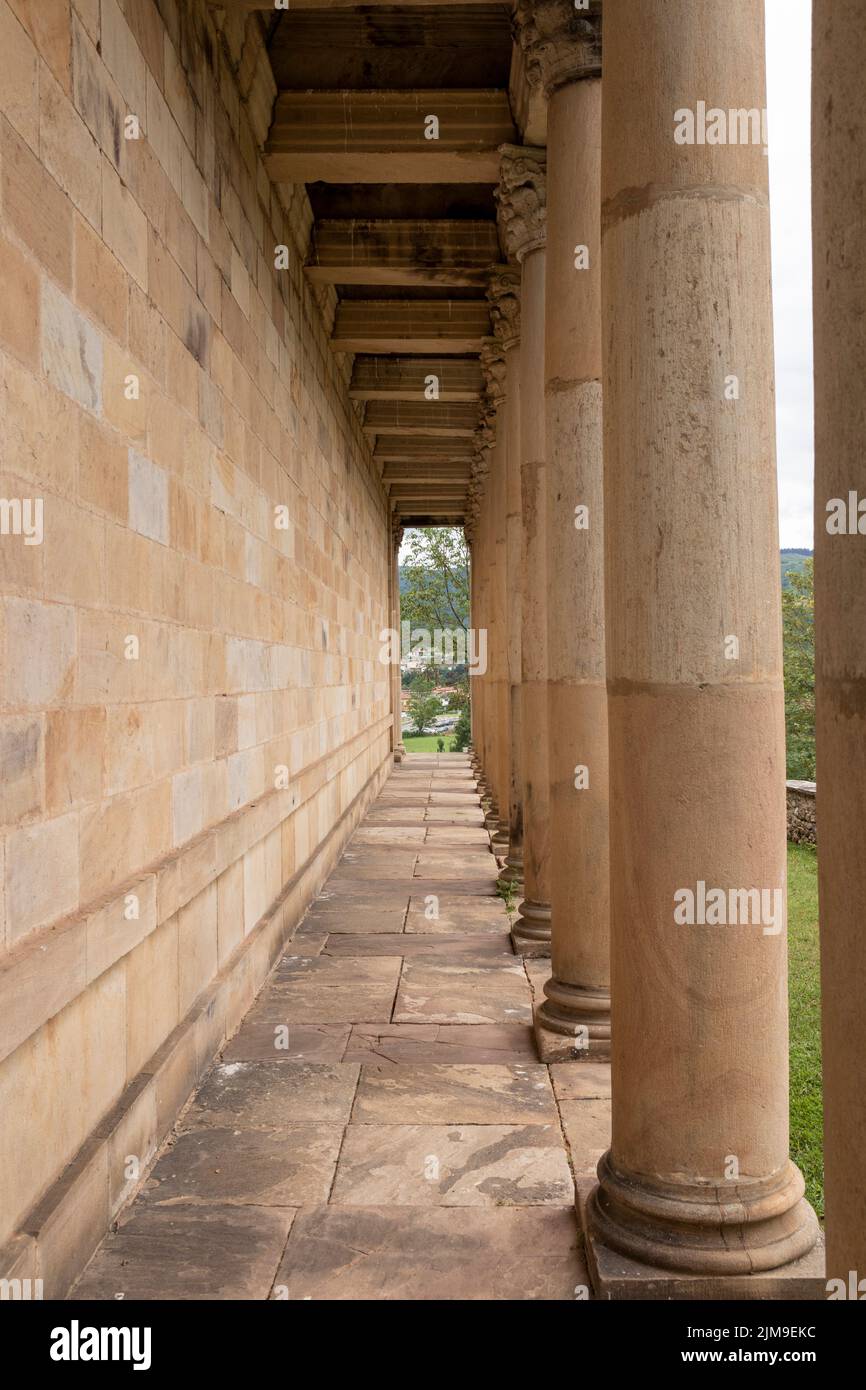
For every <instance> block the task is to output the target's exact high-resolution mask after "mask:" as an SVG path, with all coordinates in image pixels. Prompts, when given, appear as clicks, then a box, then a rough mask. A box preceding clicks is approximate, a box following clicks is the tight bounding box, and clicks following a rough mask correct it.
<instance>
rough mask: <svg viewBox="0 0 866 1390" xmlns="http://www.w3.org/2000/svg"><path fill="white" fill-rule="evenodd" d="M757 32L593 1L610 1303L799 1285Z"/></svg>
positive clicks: (599, 1225) (750, 19)
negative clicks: (720, 135)
mask: <svg viewBox="0 0 866 1390" xmlns="http://www.w3.org/2000/svg"><path fill="white" fill-rule="evenodd" d="M763 27H764V21H763V5H762V4H761V3H760V0H704V3H702V4H701V5H695V4H694V3H693V0H666V2H665V4H663V5H660V4H658V3H657V0H606V3H605V5H604V84H605V91H604V115H603V138H602V199H603V202H602V260H603V269H602V286H603V303H602V325H603V335H604V488H605V492H604V506H605V516H604V525H605V607H606V650H607V685H608V718H609V746H610V799H611V816H610V860H611V863H610V868H611V873H610V882H611V951H612V982H611V983H612V995H613V1053H612V1062H613V1139H612V1143H611V1147H610V1150H609V1152H608V1153H606V1154H605V1155H604V1157H603V1158H602V1159H601V1161H600V1163H599V1167H598V1175H599V1186H598V1187H596V1188H595V1189H594V1190H593V1193H592V1196H591V1198H590V1200H589V1207H588V1213H587V1219H588V1225H589V1237H590V1238H589V1241H588V1250H589V1257H590V1261H591V1267H592V1269H593V1273H594V1277H595V1278H596V1280H597V1283H598V1284H599V1286H600V1288H601V1290H602V1292H603V1293H606V1294H608V1295H619V1296H622V1293H623V1288H622V1286H623V1284H625V1285H629V1283H630V1281H632V1282H634V1281H636V1282H637V1283H638V1284H640V1280H641V1278H643V1280H644V1281H646V1280H647V1279H649V1278H650V1277H653V1278H655V1279H656V1282H655V1284H654V1285H653V1290H654V1292H653V1296H654V1297H676V1296H702V1297H726V1296H730V1295H731V1293H737V1294H739V1293H740V1292H741V1291H745V1292H746V1296H748V1294H753V1295H755V1296H763V1297H767V1296H770V1297H771V1296H773V1295H774V1294H775V1293H776V1292H777V1291H778V1292H780V1293H781V1295H782V1296H785V1294H786V1293H787V1291H788V1290H792V1291H793V1290H796V1288H797V1287H798V1286H797V1283H796V1279H797V1278H801V1277H802V1276H803V1274H804V1272H806V1267H809V1268H810V1270H811V1272H812V1273H813V1274H814V1273H815V1266H814V1262H811V1263H810V1261H809V1260H808V1259H807V1260H805V1261H801V1260H800V1257H803V1256H806V1255H807V1253H808V1252H809V1251H811V1250H812V1248H813V1246H814V1243H815V1239H816V1236H817V1224H816V1221H815V1216H814V1213H813V1212H812V1210H811V1208H810V1207H809V1206H808V1205H807V1203H806V1202H805V1201H804V1199H803V1179H802V1176H801V1175H800V1173H799V1171H798V1169H797V1168H796V1167H795V1166H794V1165H793V1164H792V1163H791V1161H790V1159H789V1157H788V1028H787V991H786V973H787V971H786V939H785V911H784V900H785V882H786V879H785V863H786V858H785V855H786V844H785V747H784V728H785V726H784V702H783V691H782V679H781V676H782V661H781V621H780V579H779V549H778V530H777V515H776V476H775V450H774V422H773V374H772V373H773V348H772V319H771V304H770V226H769V202H768V194H767V158H766V156H765V153H764V148H763V143H762V136H761V120H760V111H761V110H762V109H763V108H764V106H765V79H764V32H763ZM708 98H709V99H710V100H711V101H712V102H714V103H717V106H718V109H719V112H720V114H721V115H722V116H724V115H725V113H727V112H728V111H734V112H736V111H737V110H739V109H742V108H745V109H746V110H748V109H752V108H754V109H755V111H756V113H757V120H756V122H755V123H754V124H753V123H751V122H746V123H745V126H744V127H739V126H738V127H737V129H733V128H732V129H731V130H730V131H729V134H730V135H731V138H732V140H738V141H739V143H727V144H718V143H700V136H701V135H703V129H702V127H701V120H702V116H701V111H702V107H699V103H703V102H705V101H707V99H708ZM688 111H691V112H693V113H696V115H695V116H693V117H692V118H691V125H690V124H689V118H688V116H684V115H683V112H688ZM692 126H694V129H692ZM716 129H718V124H717V126H716ZM683 132H685V135H684V134H683ZM692 137H694V143H692V142H691V141H692ZM752 138H756V140H757V143H751V140H752ZM731 918H733V919H734V924H731V925H728V923H729V922H730V919H731ZM623 1254H624V1255H626V1256H627V1257H630V1259H631V1260H632V1261H638V1262H640V1265H642V1266H643V1271H642V1274H640V1266H638V1270H639V1275H634V1268H635V1267H634V1266H633V1265H631V1264H630V1262H627V1263H624V1262H623V1260H622V1259H621V1255H623ZM795 1261H799V1265H798V1266H797V1267H795V1268H794V1269H792V1262H795ZM647 1267H649V1268H647ZM782 1267H785V1269H784V1270H783V1269H782ZM666 1269H667V1270H674V1271H684V1272H686V1273H687V1274H688V1275H689V1276H691V1277H685V1278H680V1279H676V1278H673V1277H671V1282H670V1283H667V1282H666V1283H663V1284H660V1282H659V1280H660V1279H661V1277H662V1276H660V1275H659V1274H658V1271H660V1270H661V1271H663V1270H666ZM769 1270H772V1271H775V1275H774V1277H773V1278H772V1279H770V1278H767V1279H766V1280H760V1276H761V1275H762V1274H763V1273H764V1272H766V1271H769ZM738 1276H744V1277H742V1278H740V1279H739V1282H738ZM786 1280H787V1287H786ZM643 1287H644V1288H645V1287H646V1282H644V1285H643ZM638 1296H639V1293H638Z"/></svg>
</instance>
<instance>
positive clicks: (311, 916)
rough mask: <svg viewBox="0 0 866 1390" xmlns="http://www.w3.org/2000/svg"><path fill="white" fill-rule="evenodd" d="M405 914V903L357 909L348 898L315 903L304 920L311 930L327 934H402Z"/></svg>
mask: <svg viewBox="0 0 866 1390" xmlns="http://www.w3.org/2000/svg"><path fill="white" fill-rule="evenodd" d="M406 912H407V904H405V903H398V904H397V905H396V906H394V907H378V908H365V909H363V910H359V909H358V908H357V907H355V906H354V905H353V904H352V902H351V899H342V898H341V899H340V900H339V902H325V903H322V904H321V905H319V904H315V905H314V906H313V907H311V908H310V911H309V912H308V913H307V916H306V917H305V918H304V924H305V925H306V926H309V927H310V929H317V928H321V930H322V931H327V932H330V933H334V932H348V933H350V934H351V935H353V936H354V935H358V934H359V933H361V932H375V933H380V934H381V933H383V932H388V933H398V932H402V931H403V926H404V923H405V920H406Z"/></svg>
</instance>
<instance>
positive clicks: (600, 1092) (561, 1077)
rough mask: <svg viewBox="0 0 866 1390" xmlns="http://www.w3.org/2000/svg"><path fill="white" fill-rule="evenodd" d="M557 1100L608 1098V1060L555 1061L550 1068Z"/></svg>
mask: <svg viewBox="0 0 866 1390" xmlns="http://www.w3.org/2000/svg"><path fill="white" fill-rule="evenodd" d="M550 1079H551V1081H552V1082H553V1089H554V1092H555V1094H556V1098H557V1100H609V1099H610V1062H581V1061H575V1062H557V1063H555V1064H554V1065H553V1066H552V1067H551V1068H550Z"/></svg>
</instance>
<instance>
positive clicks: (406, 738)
mask: <svg viewBox="0 0 866 1390" xmlns="http://www.w3.org/2000/svg"><path fill="white" fill-rule="evenodd" d="M453 737H454V735H453V734H452V733H448V734H422V735H420V736H419V735H418V734H404V735H403V747H404V748H405V749H406V752H407V753H438V752H439V740H440V738H441V739H442V741H443V742H444V744H445V747H444V748H443V750H442V751H443V753H451V752H453V749H452V747H451V740H452V739H453Z"/></svg>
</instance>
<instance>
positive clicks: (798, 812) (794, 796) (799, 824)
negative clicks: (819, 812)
mask: <svg viewBox="0 0 866 1390" xmlns="http://www.w3.org/2000/svg"><path fill="white" fill-rule="evenodd" d="M785 785H786V788H787V793H788V839H789V840H791V841H793V843H794V844H795V845H814V844H817V842H818V837H817V832H816V829H815V783H814V782H787V783H786V784H785Z"/></svg>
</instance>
